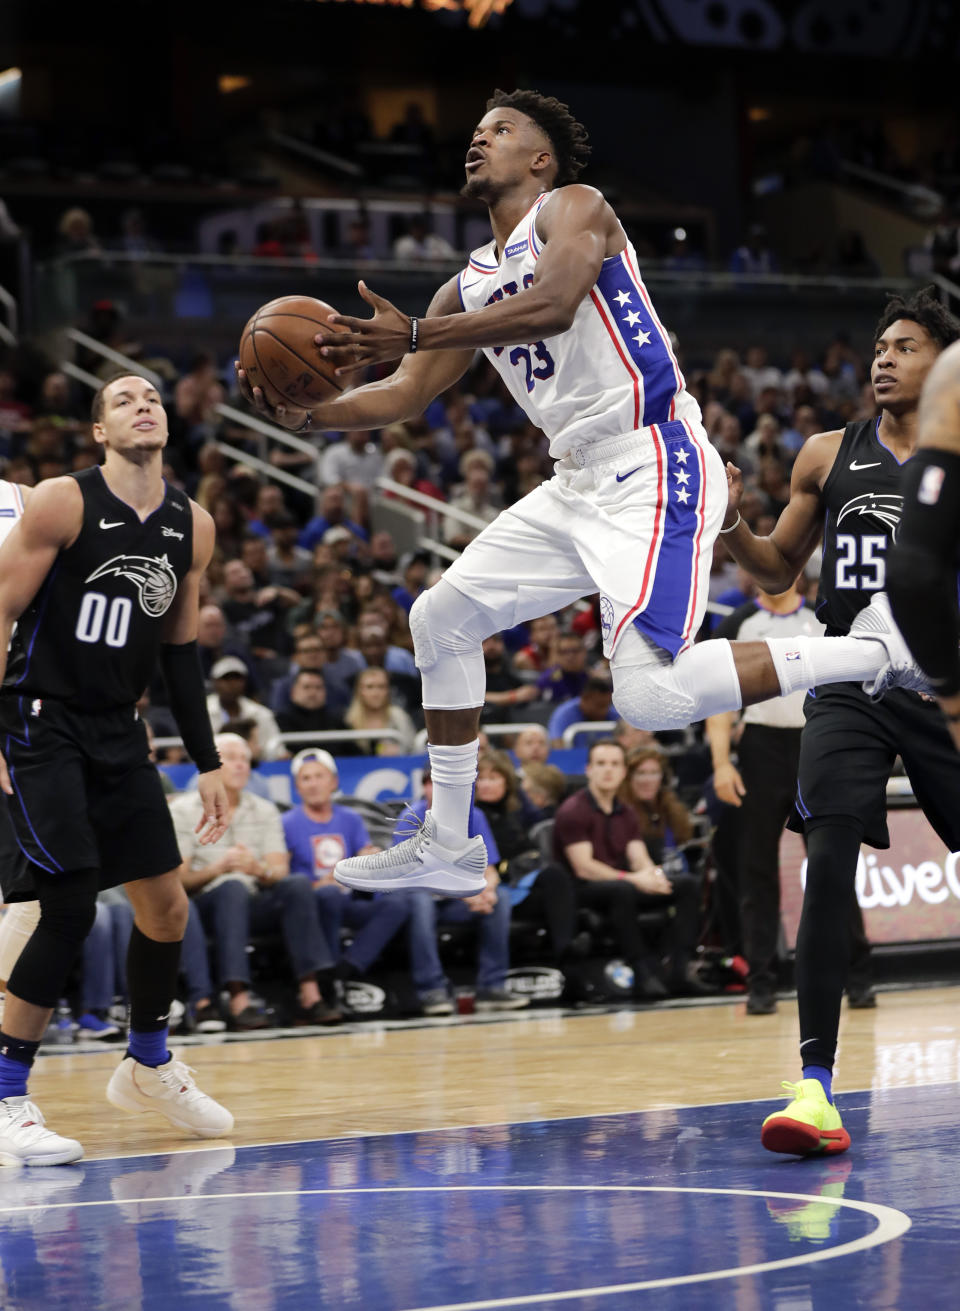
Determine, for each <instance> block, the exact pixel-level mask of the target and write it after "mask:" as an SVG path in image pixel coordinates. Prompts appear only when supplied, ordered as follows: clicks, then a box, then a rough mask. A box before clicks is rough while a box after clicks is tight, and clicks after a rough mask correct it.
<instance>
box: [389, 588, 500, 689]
mask: <svg viewBox="0 0 960 1311" xmlns="http://www.w3.org/2000/svg"><path fill="white" fill-rule="evenodd" d="M497 631H498V624H497V621H496V619H495V618H494V617H493V616H492V615H490V614H488V613H487V611H485V610H483V609H481V608H480V607H479V606H478V605H477V604H476V603H475V602H473V601H471V600H470V599H469V597H466V596H464V594H463V593H462V592H460V591H458V590H457V588H455V587H454V586H453V585H452V584H451V583H448V582H446V581H445V580H444V579H443V578H441V579H440V581H439V582H438V583H436V584H435V585H434V586H433V587H431V588H429V589H428V590H427V591H426V592H421V593H420V595H419V596H418V597H417V599H416V600H415V601H414V603H413V605H412V607H411V609H410V635H411V636H412V638H413V654H414V659H415V660H416V662H417V668H418V669H420V670H421V671H424V672H426V671H427V670H430V669H432V668H433V666H434V665H435V664H436V663H437V661H438V660H439V659H440V658H441V657H442V656H445V655H453V656H459V655H463V654H465V653H469V652H475V651H479V650H480V646H481V643H482V642H483V640H484V638H486V637H489V636H490V634H491V633H495V632H497Z"/></svg>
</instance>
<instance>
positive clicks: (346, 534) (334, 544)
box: [322, 524, 357, 564]
mask: <svg viewBox="0 0 960 1311" xmlns="http://www.w3.org/2000/svg"><path fill="white" fill-rule="evenodd" d="M322 540H323V545H324V546H325V547H326V548H327V550H328V551H329V552H330V555H331V557H332V559H333V560H334V562H335V563H339V564H347V563H349V561H350V560H351V559H352V557H353V556H354V554H355V553H356V549H357V538H356V537H354V535H353V533H352V532H351V531H350V529H349V528H345V527H344V526H343V524H335V525H334V526H333V527H332V528H328V529H327V531H326V532H325V533H324V534H323V539H322Z"/></svg>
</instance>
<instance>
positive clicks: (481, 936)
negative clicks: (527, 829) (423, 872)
mask: <svg viewBox="0 0 960 1311" xmlns="http://www.w3.org/2000/svg"><path fill="white" fill-rule="evenodd" d="M432 801H433V783H432V781H431V778H430V767H429V765H428V766H427V768H426V770H425V771H424V775H423V796H422V797H421V799H420V800H419V801H417V802H415V803H414V804H413V805H412V806H411V807H410V808H409V809H408V810H406V811H405V812H404V814H403V815H401V817H400V820H399V821H398V823H397V827H396V829H395V830H394V833H393V843H394V846H396V844H397V843H398V842H402V841H403V839H404V838H408V837H409V836H410V833H411V832H412V831H413V826H414V825H415V824H416V823H422V822H423V818H424V816H425V815H426V813H427V810H428V809H429V807H430V805H431V803H432ZM468 832H469V836H470V837H476V836H478V835H479V836H480V837H482V838H483V841H484V843H485V845H486V848H487V860H488V861H489V862H490V863H489V864H488V865H487V869H486V881H487V886H486V888H485V889H484V890H483V892H480V893H478V894H477V896H475V897H467V898H466V899H464V900H457V899H454V898H449V897H444V898H437V897H433V896H432V895H431V894H430V893H429V892H408V893H391V894H390V896H391V898H392V897H396V896H406V897H409V898H410V902H411V908H410V930H409V932H410V966H411V971H412V973H413V984H414V987H415V988H416V990H417V996H418V998H419V999H420V1009H421V1010H422V1011H423V1014H424V1015H452V1014H453V1001H452V998H451V995H450V984H449V982H448V980H447V977H446V975H445V974H444V972H443V966H442V965H441V963H440V953H439V951H438V948H437V925H438V924H469V923H472V924H474V925H475V926H476V930H477V991H476V998H475V1007H476V1009H477V1010H478V1011H514V1010H520V1009H522V1007H524V1006H528V1005H529V1004H530V1002H529V998H527V997H516V996H514V995H513V993H510V992H508V991H507V990H506V988H505V987H504V983H505V980H506V977H507V970H508V969H509V967H510V954H509V938H510V898H509V896H507V895H506V893H504V895H502V896H501V894H500V891H499V888H498V885H499V883H500V876H499V874H498V873H497V869H496V867H497V865H498V864H499V863H500V853H499V852H498V850H497V844H496V842H495V841H494V838H493V834H492V833H491V831H490V825H489V824H488V823H487V820H486V817H485V816H484V814H483V813H482V811H479V810H477V808H476V806H471V807H470V826H469V830H468Z"/></svg>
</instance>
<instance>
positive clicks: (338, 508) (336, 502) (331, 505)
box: [297, 483, 370, 551]
mask: <svg viewBox="0 0 960 1311" xmlns="http://www.w3.org/2000/svg"><path fill="white" fill-rule="evenodd" d="M339 527H343V528H349V530H350V532H351V533H353V535H354V537H358V538H359V539H360V541H362V542H366V541H368V540H369V537H370V535H369V533H368V532H367V530H366V528H361V527H360V525H359V524H358V523H354V522H353V520H352V519H348V518H347V509H346V499H345V497H344V493H343V487H342V486H341V485H340V484H339V483H334V485H333V486H332V487H325V488H324V489H323V494H322V496H321V497H320V513H319V514H316V515H314V517H313V518H312V519H311V520H310V521H309V522H308V523H307V524H306V526H305V527H304V529H303V531H302V532H301V534H300V537H299V539H298V542H297V545H298V546H302V547H304V548H305V549H306V550H308V551H312V550H313V548H314V547H315V546H316V545H317V543H318V542H322V541H323V535H324V533H325V532H326V531H327V529H328V528H339Z"/></svg>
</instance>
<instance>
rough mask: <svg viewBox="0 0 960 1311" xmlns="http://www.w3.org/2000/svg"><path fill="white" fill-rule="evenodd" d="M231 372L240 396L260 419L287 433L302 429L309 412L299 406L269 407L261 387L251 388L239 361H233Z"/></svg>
mask: <svg viewBox="0 0 960 1311" xmlns="http://www.w3.org/2000/svg"><path fill="white" fill-rule="evenodd" d="M233 371H234V373H235V374H236V375H237V386H238V387H239V388H240V394H241V395H242V396H243V398H244V400H246V401H248V402H249V404H251V405H252V406H253V407H254V408H255V410H256V411H257V413H258V414H259V415H260V417H261V418H263V419H268V420H269V421H270V422H271V423H275V424H276V425H277V426H278V427H279V428H286V430H287V431H288V432H297V431H298V430H299V429H300V428H302V427H303V425H304V424H305V423H306V421H307V414H308V413H309V411H307V410H303V409H301V408H300V406H299V405H271V404H270V402H269V401H268V400H267V398H266V396H264V394H263V388H262V387H253V386H251V384H250V379H249V378H248V377H247V375H246V372H245V371H244V370H243V369H241V367H240V361H239V360H234V362H233Z"/></svg>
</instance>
